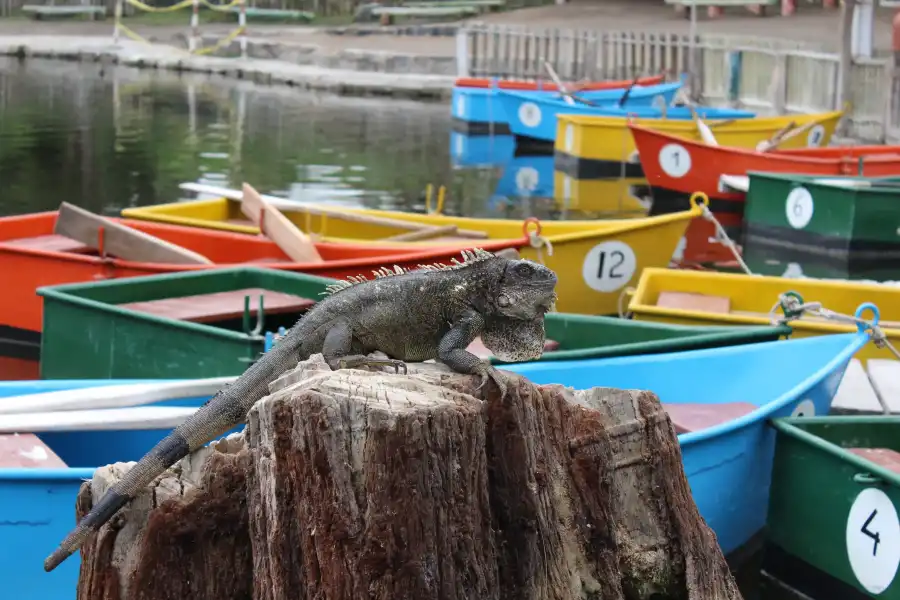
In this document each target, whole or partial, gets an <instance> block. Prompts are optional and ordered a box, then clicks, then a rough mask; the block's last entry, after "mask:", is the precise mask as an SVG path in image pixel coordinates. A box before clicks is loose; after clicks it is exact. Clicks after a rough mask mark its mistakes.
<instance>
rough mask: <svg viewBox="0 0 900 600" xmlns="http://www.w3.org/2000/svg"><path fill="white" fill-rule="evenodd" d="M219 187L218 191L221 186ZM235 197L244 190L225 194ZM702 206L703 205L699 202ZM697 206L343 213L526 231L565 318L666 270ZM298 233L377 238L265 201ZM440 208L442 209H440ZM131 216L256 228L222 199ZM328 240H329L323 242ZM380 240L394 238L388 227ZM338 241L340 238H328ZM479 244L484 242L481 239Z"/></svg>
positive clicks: (312, 210)
mask: <svg viewBox="0 0 900 600" xmlns="http://www.w3.org/2000/svg"><path fill="white" fill-rule="evenodd" d="M217 189H219V188H217ZM219 191H221V192H224V193H227V194H229V195H230V196H232V197H237V198H239V197H240V192H235V191H233V190H225V189H219ZM697 198H699V199H700V201H701V202H702V203H705V199H704V198H703V197H702V196H697ZM697 198H695V199H694V200H692V201H691V208H690V210H687V211H683V212H677V213H671V214H665V215H659V216H655V217H644V218H636V219H611V220H601V219H596V220H594V219H592V220H570V221H548V222H543V223H542V222H540V221H538V220H537V219H534V218H530V219H526V220H525V222H524V224H523V223H522V222H521V221H517V220H512V219H478V218H468V217H451V216H446V215H441V214H433V213H432V214H418V213H404V212H394V211H382V210H372V209H351V208H347V209H341V210H342V211H343V212H346V213H350V214H355V215H364V216H374V217H378V218H390V219H394V220H400V221H405V222H410V223H420V224H427V225H432V226H434V227H446V226H456V227H459V228H461V229H465V230H468V231H483V232H487V234H488V236H489V238H490V239H505V238H507V236H521V235H522V234H523V233H525V234H526V235H527V237H528V239H529V240H530V244H529V245H526V246H521V247H517V249H518V251H519V253H520V255H521V256H522V258H527V259H530V260H534V261H538V262H541V263H543V264H545V265H547V266H548V267H549V268H551V269H553V270H554V271H556V273H557V274H558V275H559V284H558V285H557V293H558V294H559V300H558V302H557V308H558V309H559V310H560V311H562V312H573V313H580V314H592V315H612V314H617V310H618V308H617V307H618V299H619V295H620V294H621V290H622V289H624V288H625V287H626V286H627V285H629V282H631V281H632V280H636V277H637V274H638V273H640V272H641V269H644V268H646V267H648V266H664V265H668V264H669V260H670V259H671V258H672V255H673V254H674V252H675V249H676V247H677V246H678V241H679V239H680V238H681V237H682V236H683V235H684V232H685V230H686V229H687V226H688V224H689V223H690V222H691V220H692V219H694V218H695V217H698V216H700V215H701V214H702V213H703V208H702V207H701V206H700V205H699V204H698V203H697ZM267 199H268V201H269V202H270V203H271V204H272V205H273V206H276V207H277V208H278V209H279V210H280V211H281V212H282V213H283V214H284V215H285V216H286V217H288V219H290V220H291V221H292V222H293V223H294V224H296V225H297V226H298V227H299V228H300V229H303V230H304V231H307V232H309V233H315V234H317V235H319V236H323V237H322V239H325V240H328V241H331V242H337V241H348V242H352V243H357V244H358V243H361V242H362V241H363V240H365V239H372V238H373V237H375V235H376V234H375V233H374V232H375V231H376V229H373V227H372V226H370V225H369V224H367V223H361V222H358V221H344V220H340V219H336V218H329V217H326V216H324V215H322V214H320V213H319V212H318V211H319V209H318V208H317V207H315V206H312V205H307V204H297V203H292V202H288V201H285V200H283V199H279V198H273V197H267ZM439 208H440V207H439ZM122 214H123V215H126V214H127V216H128V217H130V218H143V219H148V218H149V219H154V220H157V221H167V222H172V223H178V224H182V225H196V224H206V225H207V226H210V225H211V226H213V227H217V228H232V227H233V228H235V229H236V228H237V227H240V228H241V229H240V230H242V231H245V232H247V233H255V232H258V231H259V230H258V228H256V227H254V226H251V225H249V224H245V223H246V221H244V223H241V224H240V225H236V224H235V225H232V224H231V223H223V222H226V221H230V220H231V219H236V218H238V217H239V215H240V214H241V213H240V205H239V204H238V203H237V202H231V203H230V202H228V201H226V200H223V199H214V200H200V201H193V202H178V203H172V204H163V205H157V206H152V207H146V208H140V209H127V210H125V211H122ZM326 235H327V236H329V237H324V236H326ZM378 235H391V233H390V232H388V231H386V230H385V229H382V230H381V233H380V234H378ZM330 236H337V237H330ZM475 242H476V243H478V244H479V245H481V240H475ZM431 245H433V242H409V246H410V247H418V248H428V247H430V246H431Z"/></svg>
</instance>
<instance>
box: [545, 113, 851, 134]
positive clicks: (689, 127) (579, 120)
mask: <svg viewBox="0 0 900 600" xmlns="http://www.w3.org/2000/svg"><path fill="white" fill-rule="evenodd" d="M843 115H844V111H842V110H837V111H830V112H824V113H811V114H804V115H772V116H756V117H752V118H749V119H731V118H724V117H723V118H721V119H704V122H705V123H706V124H707V125H708V126H710V127H713V126H715V125H717V124H718V123H721V122H724V121H733V122H730V123H728V125H727V126H728V127H732V126H734V128H735V129H740V131H741V133H755V132H757V131H760V130H763V129H765V130H766V131H768V130H770V129H772V127H773V126H774V125H769V126H766V127H762V126H759V125H760V124H761V123H763V124H767V123H772V124H776V123H777V124H786V123H789V122H791V121H793V120H799V119H802V118H803V117H817V118H816V119H814V120H805V119H804V120H803V121H802V122H803V123H804V124H805V123H810V122H811V123H814V124H817V125H822V124H824V123H827V122H828V121H831V120H832V119H833V120H835V121H838V120H840V118H841V117H842V116H843ZM792 117H793V118H792ZM557 120H558V121H557V122H560V121H568V122H570V123H572V124H574V125H577V126H579V127H596V128H604V129H613V128H615V129H620V128H622V127H623V126H625V125H627V123H628V122H629V121H632V122H635V123H636V124H638V125H642V124H646V125H647V126H648V127H649V128H654V129H655V127H656V126H658V125H662V124H665V126H668V125H670V124H671V125H674V126H675V128H676V129H684V130H686V131H691V132H695V131H696V126H695V125H694V123H693V122H692V121H690V120H686V119H663V118H653V117H619V116H613V115H610V116H606V115H578V114H573V113H568V114H561V115H557ZM585 121H586V122H585ZM595 121H615V123H610V122H595ZM750 125H754V126H759V127H754V128H751V127H750ZM738 126H739V127H738ZM782 126H783V125H782ZM663 131H665V129H663ZM557 139H558V136H557Z"/></svg>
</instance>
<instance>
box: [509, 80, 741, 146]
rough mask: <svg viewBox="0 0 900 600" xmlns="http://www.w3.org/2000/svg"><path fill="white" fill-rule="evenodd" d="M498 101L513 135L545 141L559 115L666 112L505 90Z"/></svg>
mask: <svg viewBox="0 0 900 600" xmlns="http://www.w3.org/2000/svg"><path fill="white" fill-rule="evenodd" d="M497 100H499V103H500V105H501V106H502V107H503V111H504V112H505V113H506V115H507V119H508V121H509V129H510V131H511V132H512V133H513V135H515V136H517V137H520V138H531V139H535V140H540V141H544V142H553V141H554V140H555V139H556V130H557V123H556V116H557V115H559V114H565V115H585V116H597V117H620V118H626V117H629V116H634V117H645V118H655V119H658V118H660V117H661V116H662V114H663V109H661V108H659V107H656V106H635V107H628V108H618V107H616V106H588V105H587V104H581V103H575V104H567V103H566V102H564V101H562V100H556V99H554V98H552V97H543V96H542V97H535V96H533V95H531V96H529V95H526V94H521V93H518V92H508V91H505V90H500V91H498V92H497ZM696 111H697V115H698V116H700V117H701V118H703V119H750V118H752V117H755V116H756V113H754V112H751V111H747V110H739V109H736V108H715V107H699V108H697V109H696ZM665 115H666V118H667V119H680V120H689V119H692V118H693V117H692V113H691V110H690V109H689V108H688V107H686V106H672V107H668V108H665Z"/></svg>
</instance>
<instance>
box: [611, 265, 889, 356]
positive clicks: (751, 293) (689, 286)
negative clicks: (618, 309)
mask: <svg viewBox="0 0 900 600" xmlns="http://www.w3.org/2000/svg"><path fill="white" fill-rule="evenodd" d="M789 291H793V292H796V293H798V294H800V296H801V297H802V298H803V300H804V301H805V302H821V303H822V306H823V307H824V308H827V309H829V310H832V311H835V312H838V313H841V314H845V315H854V314H855V312H856V310H857V308H859V306H860V305H861V304H863V303H866V302H871V303H873V304H875V306H877V307H878V309H879V312H880V320H879V327H880V328H881V330H882V331H883V332H884V333H885V335H887V337H888V339H889V340H890V341H891V343H892V344H894V345H895V346H898V345H900V287H897V286H885V285H879V284H875V283H862V282H855V281H827V280H817V279H790V278H786V277H765V276H759V275H743V274H738V273H717V272H711V271H702V272H701V271H687V270H683V271H682V270H673V269H658V268H651V269H645V270H644V272H643V273H642V274H641V278H640V281H639V282H638V284H637V288H636V290H635V292H634V294H633V296H632V297H631V300H630V302H629V304H628V311H629V312H631V313H632V314H633V316H634V318H635V319H638V320H641V321H655V322H659V323H679V324H682V325H762V324H765V323H769V322H771V318H772V315H771V314H770V311H771V309H772V306H773V305H775V304H776V303H777V302H778V300H779V297H780V296H781V295H782V294H784V293H786V292H789ZM665 292H676V293H686V294H692V295H694V298H693V299H692V300H693V305H689V306H687V307H684V308H679V307H674V306H672V305H669V304H667V303H665V302H664V305H663V306H660V305H659V304H658V303H659V301H660V296H661V294H663V293H665ZM710 301H714V302H715V303H716V304H719V303H720V301H721V303H722V304H727V305H728V306H727V307H726V308H727V309H729V310H725V311H722V310H713V309H711V308H709V303H710ZM701 303H702V305H701ZM774 316H776V317H783V314H782V312H781V311H780V310H779V311H778V312H777V314H776V315H774ZM863 318H871V315H870V314H869V313H866V314H864V315H863ZM790 325H791V328H792V329H793V330H794V333H793V336H792V337H794V338H804V337H811V336H820V335H827V334H831V333H847V332H851V331H854V330H855V327H854V326H851V325H845V324H842V323H838V322H835V321H818V320H811V319H800V320H795V321H791V323H790ZM855 358H858V359H859V360H860V361H861V362H863V363H866V362H867V361H868V360H870V359H873V358H881V359H889V360H896V357H894V355H893V354H892V353H891V352H890V350H889V349H887V348H878V347H877V346H875V345H874V344H868V345H866V346H865V347H864V348H862V349H861V350H860V352H859V354H858V355H857V356H856V357H855Z"/></svg>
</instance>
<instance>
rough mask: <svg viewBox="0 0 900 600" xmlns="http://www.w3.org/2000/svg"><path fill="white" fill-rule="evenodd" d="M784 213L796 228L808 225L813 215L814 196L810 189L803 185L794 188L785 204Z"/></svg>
mask: <svg viewBox="0 0 900 600" xmlns="http://www.w3.org/2000/svg"><path fill="white" fill-rule="evenodd" d="M784 214H785V216H787V220H788V223H790V225H791V227H793V228H794V229H803V228H804V227H806V226H807V225H808V224H809V222H810V220H811V219H812V216H813V197H812V194H810V193H809V190H807V189H806V188H803V187H796V188H794V189H792V190H791V193H790V194H788V197H787V202H785V204H784Z"/></svg>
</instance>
